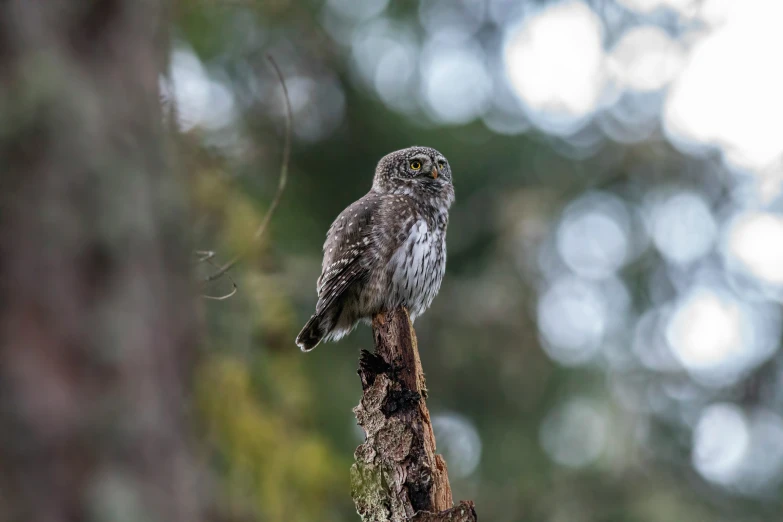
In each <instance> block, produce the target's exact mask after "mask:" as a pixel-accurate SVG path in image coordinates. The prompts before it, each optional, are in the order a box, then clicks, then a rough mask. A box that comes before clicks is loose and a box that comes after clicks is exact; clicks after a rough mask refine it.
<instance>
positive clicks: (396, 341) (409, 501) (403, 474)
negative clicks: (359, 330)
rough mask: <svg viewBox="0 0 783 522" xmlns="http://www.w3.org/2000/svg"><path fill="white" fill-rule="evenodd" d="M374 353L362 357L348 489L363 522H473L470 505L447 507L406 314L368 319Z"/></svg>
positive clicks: (440, 460) (448, 497)
mask: <svg viewBox="0 0 783 522" xmlns="http://www.w3.org/2000/svg"><path fill="white" fill-rule="evenodd" d="M372 327H373V336H374V338H375V353H374V354H371V353H369V352H367V351H364V350H363V351H362V356H361V359H360V361H359V372H358V373H359V377H360V378H361V381H362V391H363V396H362V400H361V403H360V404H359V405H358V406H357V407H356V408H354V413H355V414H356V419H357V420H358V422H359V425H360V426H361V427H362V428H363V429H364V432H365V434H366V440H365V442H364V443H363V444H362V445H361V446H359V447H358V448H357V449H356V452H355V454H354V457H355V458H356V463H355V464H354V465H353V467H352V468H351V489H352V493H353V499H354V503H355V504H356V510H357V512H358V513H359V515H360V516H361V517H362V520H363V521H364V522H386V521H388V522H403V521H417V522H437V521H446V520H448V521H451V522H471V521H475V520H477V516H476V511H475V509H474V507H473V502H470V501H462V502H460V504H459V505H458V506H456V507H452V506H453V501H452V496H451V487H450V486H449V478H448V473H447V469H446V462H445V461H444V460H443V458H442V457H441V456H440V455H436V454H435V435H434V434H433V432H432V423H431V422H430V414H429V410H427V404H426V402H425V399H426V397H427V387H426V384H425V382H424V372H423V371H422V367H421V360H420V359H419V350H418V346H417V342H416V332H415V331H414V330H413V326H412V325H411V322H410V319H409V317H408V312H407V311H406V310H405V309H404V308H401V309H397V310H395V311H392V312H387V313H382V314H378V315H377V316H375V318H374V319H373V324H372Z"/></svg>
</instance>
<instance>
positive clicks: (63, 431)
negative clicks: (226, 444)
mask: <svg viewBox="0 0 783 522" xmlns="http://www.w3.org/2000/svg"><path fill="white" fill-rule="evenodd" d="M165 14H166V13H165V10H164V6H163V4H162V3H161V2H157V1H153V0H69V1H66V0H61V1H57V2H45V1H42V0H5V1H3V2H1V3H0V165H2V169H3V171H2V173H1V174H0V519H2V520H4V521H6V520H7V521H16V520H24V521H30V522H35V521H47V522H55V521H77V520H78V521H81V520H150V521H166V522H175V521H197V520H200V519H202V516H201V507H200V505H199V501H198V498H199V496H198V492H197V491H196V486H195V485H196V482H197V475H198V473H197V471H198V470H197V469H196V466H195V464H194V462H195V461H194V460H192V458H191V455H190V453H189V450H188V440H187V426H186V420H185V418H184V411H183V409H184V404H185V401H186V398H187V397H186V394H185V392H186V389H187V384H188V383H187V380H188V379H189V372H190V368H191V365H192V362H193V361H192V360H191V359H192V357H193V354H194V351H195V348H196V339H197V332H196V331H195V328H196V327H197V323H196V321H195V320H194V310H193V300H192V295H191V288H190V277H189V269H188V259H187V257H186V256H187V253H188V252H189V249H188V247H187V245H186V244H185V242H184V241H183V238H184V237H185V236H184V232H183V227H182V224H183V223H182V217H183V205H182V204H181V203H182V202H181V201H180V193H179V190H178V188H177V184H176V181H175V180H174V178H173V176H172V175H171V173H170V172H169V169H168V168H167V164H166V160H165V158H166V154H165V152H164V134H163V128H162V123H163V122H162V116H161V110H160V103H159V94H158V90H159V89H158V76H159V73H160V72H161V71H162V70H163V64H164V56H165V51H166V48H167V47H168V45H167V42H166V39H165V30H166V26H167V24H168V21H167V19H166V16H165Z"/></svg>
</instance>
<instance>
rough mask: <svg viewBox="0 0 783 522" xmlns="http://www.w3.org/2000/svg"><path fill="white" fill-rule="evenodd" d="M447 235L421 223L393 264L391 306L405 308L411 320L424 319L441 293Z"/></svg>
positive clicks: (424, 222) (391, 269)
mask: <svg viewBox="0 0 783 522" xmlns="http://www.w3.org/2000/svg"><path fill="white" fill-rule="evenodd" d="M445 257H446V248H445V231H444V230H443V229H440V228H437V227H436V228H435V229H434V230H430V228H429V227H428V225H427V221H426V220H424V219H420V220H418V221H417V222H416V223H414V225H413V226H412V227H411V230H410V234H409V235H408V237H407V238H406V240H405V241H404V242H403V243H402V245H400V247H399V248H398V249H397V250H396V252H395V253H394V255H393V256H392V258H391V260H390V261H389V265H388V266H389V270H390V272H391V283H392V284H391V287H392V292H391V295H390V296H389V297H390V301H396V303H395V302H390V303H389V304H390V305H397V304H400V303H401V304H403V305H405V306H406V307H407V308H408V311H409V312H410V316H411V319H412V320H413V319H415V318H416V316H418V315H421V313H423V312H424V311H425V310H426V309H427V308H429V306H430V304H432V300H433V299H434V298H435V295H436V294H437V293H438V290H439V289H440V283H441V280H442V279H443V273H444V271H445V267H446V259H445Z"/></svg>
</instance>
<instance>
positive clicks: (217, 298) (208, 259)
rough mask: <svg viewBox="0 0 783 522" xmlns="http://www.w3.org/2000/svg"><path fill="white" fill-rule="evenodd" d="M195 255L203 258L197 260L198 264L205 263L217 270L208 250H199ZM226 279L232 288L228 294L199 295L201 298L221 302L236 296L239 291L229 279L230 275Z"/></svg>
mask: <svg viewBox="0 0 783 522" xmlns="http://www.w3.org/2000/svg"><path fill="white" fill-rule="evenodd" d="M196 254H197V255H202V256H204V257H202V258H200V259H199V262H200V263H201V262H204V261H206V262H207V263H209V264H210V265H211V266H214V267H215V268H218V266H217V265H216V264H215V263H214V261H212V257H214V255H215V253H214V252H212V251H209V250H207V251H204V250H200V251H197V252H196ZM226 277H227V278H228V280H229V281H231V286H232V287H233V288H232V289H231V291H230V292H229V293H227V294H225V295H209V294H201V297H203V298H204V299H212V300H213V301H223V300H225V299H228V298H229V297H232V296H233V295H234V294H236V293H237V291H238V290H239V287H238V286H237V284H236V282H234V278H232V277H231V274H226Z"/></svg>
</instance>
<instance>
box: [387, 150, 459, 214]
mask: <svg viewBox="0 0 783 522" xmlns="http://www.w3.org/2000/svg"><path fill="white" fill-rule="evenodd" d="M372 187H373V190H374V191H375V192H378V193H381V194H405V195H409V196H413V195H418V196H429V197H435V198H445V200H447V201H448V203H449V204H450V203H451V200H452V199H453V198H454V186H453V185H452V180H451V166H450V165H449V162H448V161H446V158H445V156H443V154H441V153H440V152H438V151H437V150H435V149H431V148H429V147H408V148H407V149H402V150H397V151H394V152H392V153H390V154H387V155H386V156H384V157H383V158H381V161H379V162H378V167H377V168H376V169H375V179H374V180H373V184H372Z"/></svg>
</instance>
